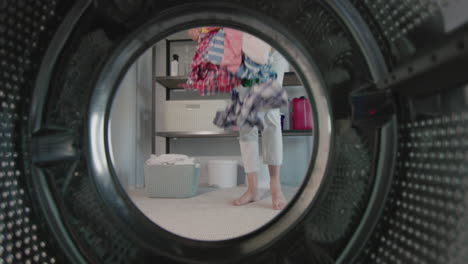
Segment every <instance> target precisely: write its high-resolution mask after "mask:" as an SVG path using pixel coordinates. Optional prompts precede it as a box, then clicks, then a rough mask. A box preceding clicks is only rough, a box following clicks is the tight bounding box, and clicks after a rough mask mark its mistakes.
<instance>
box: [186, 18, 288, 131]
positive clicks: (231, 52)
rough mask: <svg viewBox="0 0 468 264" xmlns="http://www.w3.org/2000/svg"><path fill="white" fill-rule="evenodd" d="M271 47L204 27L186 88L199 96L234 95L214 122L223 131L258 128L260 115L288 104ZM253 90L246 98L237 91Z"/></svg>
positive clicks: (244, 35) (235, 32)
mask: <svg viewBox="0 0 468 264" xmlns="http://www.w3.org/2000/svg"><path fill="white" fill-rule="evenodd" d="M271 53H272V51H271V47H270V46H269V45H268V44H267V43H265V42H263V41H262V40H260V39H258V38H256V37H254V36H252V35H250V34H248V33H244V32H241V31H238V30H235V29H230V28H220V27H203V28H202V29H201V34H200V36H199V39H198V45H197V50H196V52H195V55H194V57H193V61H192V64H191V72H190V74H189V76H188V79H187V82H186V83H185V84H182V86H183V87H184V88H185V89H188V90H197V91H198V92H199V94H200V95H203V96H204V95H213V94H216V93H231V102H230V103H229V104H228V106H227V107H226V109H225V110H224V111H219V112H218V113H217V114H216V117H215V119H214V121H213V123H214V124H215V125H217V126H218V127H222V128H229V127H232V126H237V127H242V126H244V125H246V126H251V127H253V126H258V127H259V128H260V129H261V128H263V121H262V120H261V119H260V118H259V117H258V112H260V111H266V110H268V109H272V108H279V107H281V106H284V105H287V103H288V97H287V93H286V91H285V89H284V88H283V87H282V85H280V84H278V83H277V82H276V77H277V74H276V72H274V71H273V70H272V56H271ZM240 85H242V86H244V87H248V88H250V89H249V90H248V92H247V95H246V96H245V98H240V96H239V94H238V92H237V91H236V90H235V89H234V88H236V87H238V86H240Z"/></svg>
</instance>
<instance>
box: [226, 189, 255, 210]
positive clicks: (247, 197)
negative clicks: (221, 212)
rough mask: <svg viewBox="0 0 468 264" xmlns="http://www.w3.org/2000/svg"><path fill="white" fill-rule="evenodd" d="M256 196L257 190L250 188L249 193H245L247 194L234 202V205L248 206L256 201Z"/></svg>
mask: <svg viewBox="0 0 468 264" xmlns="http://www.w3.org/2000/svg"><path fill="white" fill-rule="evenodd" d="M256 195H257V192H256V191H255V190H251V189H250V188H248V189H247V191H245V193H244V194H243V195H242V196H241V197H240V198H239V199H236V200H234V201H233V202H232V204H233V205H235V206H241V205H246V204H248V203H251V202H253V201H255V196H256Z"/></svg>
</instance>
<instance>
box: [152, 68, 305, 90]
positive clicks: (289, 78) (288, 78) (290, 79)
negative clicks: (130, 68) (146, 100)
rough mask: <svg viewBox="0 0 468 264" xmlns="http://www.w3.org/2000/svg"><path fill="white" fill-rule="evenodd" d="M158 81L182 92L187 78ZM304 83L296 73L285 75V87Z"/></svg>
mask: <svg viewBox="0 0 468 264" xmlns="http://www.w3.org/2000/svg"><path fill="white" fill-rule="evenodd" d="M156 81H157V82H158V83H160V84H161V85H162V86H164V87H166V88H167V89H169V90H182V89H184V88H182V87H180V86H179V85H180V84H184V83H185V82H186V81H187V77H186V76H160V77H156ZM301 85H302V83H301V82H300V81H299V78H297V75H296V73H294V72H286V73H285V74H284V80H283V86H285V87H286V86H301Z"/></svg>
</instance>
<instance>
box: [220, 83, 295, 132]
mask: <svg viewBox="0 0 468 264" xmlns="http://www.w3.org/2000/svg"><path fill="white" fill-rule="evenodd" d="M287 104H288V95H287V93H286V90H285V89H284V88H283V87H282V86H281V85H279V84H278V82H276V80H269V81H267V82H265V83H262V84H259V85H257V84H256V85H254V86H252V88H250V90H249V92H248V93H247V95H246V96H245V98H244V99H243V100H241V99H240V97H239V93H238V92H237V91H236V90H233V91H232V92H231V102H230V103H229V104H228V105H227V107H226V109H225V110H224V111H218V112H217V113H216V116H215V118H214V120H213V124H215V125H216V126H218V127H221V128H229V127H232V126H238V127H243V126H248V127H254V126H257V127H258V128H259V129H260V130H262V129H263V128H264V124H263V120H262V119H261V118H260V117H259V115H258V113H259V112H266V111H267V110H270V109H273V108H280V107H282V106H285V105H287Z"/></svg>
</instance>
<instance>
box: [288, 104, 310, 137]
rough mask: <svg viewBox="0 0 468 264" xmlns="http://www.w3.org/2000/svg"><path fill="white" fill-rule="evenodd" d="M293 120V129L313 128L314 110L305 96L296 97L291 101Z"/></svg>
mask: <svg viewBox="0 0 468 264" xmlns="http://www.w3.org/2000/svg"><path fill="white" fill-rule="evenodd" d="M291 111H292V113H291V121H292V129H293V130H311V129H312V112H311V110H310V103H309V100H308V99H307V98H305V97H304V96H302V97H300V98H294V99H293V100H292V102H291Z"/></svg>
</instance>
